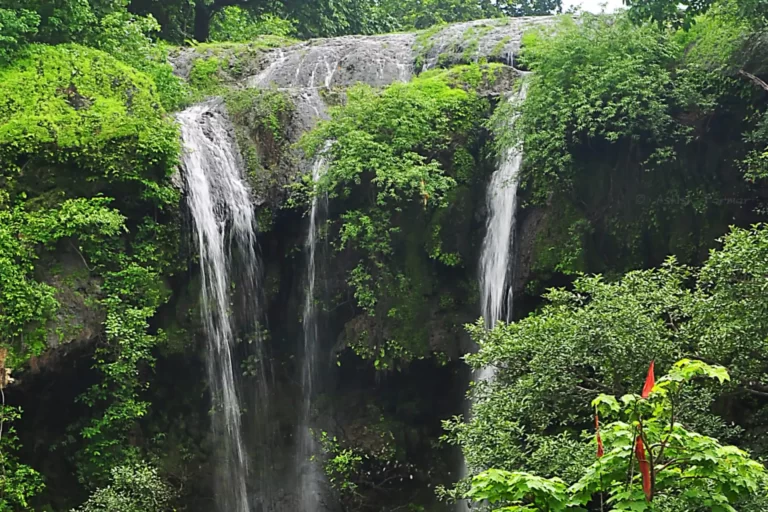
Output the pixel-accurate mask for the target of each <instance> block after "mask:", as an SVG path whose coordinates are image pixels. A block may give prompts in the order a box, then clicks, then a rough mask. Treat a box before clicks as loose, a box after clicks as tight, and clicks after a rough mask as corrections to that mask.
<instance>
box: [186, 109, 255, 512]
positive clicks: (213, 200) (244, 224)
mask: <svg viewBox="0 0 768 512" xmlns="http://www.w3.org/2000/svg"><path fill="white" fill-rule="evenodd" d="M177 119H178V121H179V124H180V125H181V136H182V141H183V154H182V168H183V172H182V176H183V179H184V184H185V192H186V201H187V205H188V208H189V212H190V214H191V217H192V220H193V224H194V232H195V236H196V241H197V248H198V251H199V256H200V275H201V280H202V285H201V315H202V321H203V326H204V329H205V334H206V340H207V361H206V363H207V373H208V383H209V387H210V393H211V400H212V402H213V411H214V412H213V417H212V423H213V429H214V435H215V440H216V443H217V445H218V449H219V452H218V454H217V456H218V460H217V464H216V508H217V509H218V510H219V511H220V512H249V511H250V507H249V504H248V493H247V488H246V482H247V479H248V456H247V453H246V448H245V443H244V440H243V432H242V418H241V412H242V411H241V404H240V397H239V393H238V387H237V380H238V378H237V375H236V373H235V372H236V371H237V370H238V369H239V367H237V366H236V362H235V361H234V359H233V356H234V354H233V352H234V349H235V333H234V328H233V324H232V319H231V311H230V309H231V308H230V303H231V297H230V286H231V284H230V283H231V278H232V260H233V254H232V253H233V250H234V251H237V257H238V258H239V261H240V263H241V265H242V266H243V268H245V269H247V271H246V273H245V275H246V276H248V277H249V278H250V279H253V280H255V279H256V272H255V269H257V268H258V260H257V256H256V250H255V248H256V220H255V215H254V210H253V206H252V200H251V192H250V189H249V187H248V185H247V184H246V182H245V181H244V179H243V177H242V165H241V164H240V157H239V153H238V150H237V147H236V145H235V144H234V141H233V139H232V134H231V130H230V129H229V128H230V126H229V124H228V121H227V120H226V118H225V117H224V116H223V115H222V114H221V112H219V111H218V110H217V105H216V103H215V102H207V103H202V104H200V105H196V106H193V107H191V108H189V109H187V110H185V111H183V112H181V113H180V114H178V117H177ZM252 284H254V288H255V283H252Z"/></svg>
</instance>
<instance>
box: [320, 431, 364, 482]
mask: <svg viewBox="0 0 768 512" xmlns="http://www.w3.org/2000/svg"><path fill="white" fill-rule="evenodd" d="M319 441H320V447H321V449H322V450H323V452H324V453H325V454H326V458H325V460H324V462H323V470H324V471H325V474H326V475H327V476H328V481H329V482H330V484H331V486H332V487H333V488H334V489H336V490H337V491H339V492H341V493H352V492H354V491H355V489H357V486H358V485H357V483H355V482H354V480H353V477H354V475H355V474H356V473H357V472H358V471H359V470H360V466H361V465H362V463H363V455H362V454H361V453H360V452H358V451H356V450H353V449H351V448H341V446H340V445H339V440H338V439H337V438H336V437H331V436H330V435H328V432H325V431H323V432H321V433H320V437H319Z"/></svg>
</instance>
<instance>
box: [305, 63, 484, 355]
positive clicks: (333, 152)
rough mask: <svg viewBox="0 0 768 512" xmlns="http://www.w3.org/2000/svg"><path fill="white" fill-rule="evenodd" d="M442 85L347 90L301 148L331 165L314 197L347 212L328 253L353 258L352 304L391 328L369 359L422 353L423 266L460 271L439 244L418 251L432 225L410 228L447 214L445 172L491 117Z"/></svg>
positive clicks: (420, 82)
mask: <svg viewBox="0 0 768 512" xmlns="http://www.w3.org/2000/svg"><path fill="white" fill-rule="evenodd" d="M446 76H447V75H445V74H434V73H433V74H428V75H425V76H422V77H419V78H417V79H415V80H414V81H413V82H411V83H409V84H395V85H392V86H390V87H388V88H386V89H385V90H383V91H376V90H374V89H371V88H370V87H366V86H357V87H354V88H352V89H350V90H349V92H348V101H347V104H346V105H345V106H344V107H341V108H336V109H334V110H333V111H332V113H331V121H330V122H326V123H321V125H320V126H319V127H318V128H317V129H316V130H315V131H314V132H312V133H310V134H309V135H308V136H306V137H305V139H304V140H303V144H304V147H305V148H306V149H307V151H308V153H309V154H310V155H318V154H320V153H321V152H322V151H327V153H328V155H329V156H330V166H329V169H328V172H327V173H326V174H325V175H324V176H323V177H322V178H321V180H320V181H319V183H318V184H317V187H316V190H315V192H314V193H316V194H320V193H327V194H328V195H329V197H330V198H331V199H340V200H343V201H344V205H345V211H343V212H341V213H340V214H339V216H338V218H332V219H331V221H332V222H333V223H334V224H335V227H336V229H334V230H332V232H333V233H337V234H336V235H335V238H334V240H333V243H334V245H335V247H336V248H337V250H340V251H341V250H347V251H351V252H353V253H354V254H355V255H357V257H358V258H359V260H358V264H357V265H356V266H355V267H354V268H353V269H352V270H351V272H350V274H349V281H348V282H349V284H350V286H351V287H352V290H353V293H354V296H355V298H356V300H357V304H358V306H360V307H361V308H362V309H364V310H365V311H366V312H368V313H369V314H370V315H372V316H377V318H382V319H384V318H386V319H388V320H386V321H387V322H391V323H392V327H393V330H392V334H391V337H390V338H389V339H383V340H378V341H376V345H377V346H371V350H372V351H373V353H375V354H379V353H380V349H385V348H386V346H387V341H396V342H397V346H399V347H402V348H404V350H405V352H406V353H416V354H418V353H419V352H423V351H424V348H425V347H424V345H426V343H425V342H424V340H425V339H426V335H427V333H426V332H425V328H426V325H425V324H424V322H423V320H420V319H419V316H420V314H424V311H423V309H422V308H424V307H425V304H424V301H423V300H422V297H423V296H424V294H428V293H429V287H430V286H431V285H430V276H429V274H430V272H431V269H430V265H429V264H428V263H427V260H425V258H428V257H429V255H430V254H431V255H432V256H433V257H434V258H435V259H437V260H442V261H444V262H445V263H446V264H448V265H456V264H457V263H458V260H457V259H456V256H455V255H450V254H445V253H444V251H443V250H442V247H441V244H440V243H439V240H434V239H433V240H432V241H431V243H430V244H429V246H428V247H425V245H424V238H425V237H426V236H428V235H425V234H424V231H426V230H431V234H432V235H434V233H435V232H434V229H435V226H434V225H433V226H432V227H429V226H428V224H425V223H421V222H419V223H416V222H414V217H415V216H418V217H420V218H425V217H426V219H429V217H430V216H432V215H437V214H438V213H439V212H441V211H443V210H444V209H445V208H446V207H447V194H448V193H449V192H450V191H451V190H452V189H453V188H454V187H455V184H456V180H455V178H454V177H452V176H451V175H450V174H449V172H446V168H447V169H449V170H450V164H451V162H452V161H453V156H452V155H453V153H454V151H456V150H457V149H458V148H461V147H462V146H464V145H466V144H468V143H469V142H470V141H472V140H474V138H475V137H476V136H477V133H478V131H479V128H480V126H479V122H480V119H481V118H482V116H483V114H484V112H485V111H486V109H487V108H488V104H487V102H486V101H485V100H483V99H481V98H479V97H478V96H477V95H476V94H475V93H474V92H473V91H471V90H469V91H467V90H464V89H461V88H457V87H451V85H450V83H449V81H448V79H447V78H446ZM329 144H330V146H328V145H329ZM464 154H465V155H466V153H464ZM465 165H467V164H465ZM462 177H463V176H462ZM395 247H403V248H404V249H405V251H406V253H405V255H404V257H400V258H396V257H395V256H394V250H395ZM419 311H422V313H419ZM368 341H369V342H370V341H371V340H368Z"/></svg>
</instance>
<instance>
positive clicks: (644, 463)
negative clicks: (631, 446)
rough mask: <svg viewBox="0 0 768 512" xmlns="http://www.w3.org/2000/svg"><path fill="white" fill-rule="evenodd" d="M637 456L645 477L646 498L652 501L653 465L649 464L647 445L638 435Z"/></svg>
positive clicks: (641, 472) (644, 490)
mask: <svg viewBox="0 0 768 512" xmlns="http://www.w3.org/2000/svg"><path fill="white" fill-rule="evenodd" d="M635 456H636V457H637V462H638V463H639V464H640V475H642V477H643V492H644V493H645V499H647V500H648V501H651V465H650V464H648V459H647V458H646V457H645V447H644V446H643V440H642V438H641V437H640V436H637V442H636V443H635Z"/></svg>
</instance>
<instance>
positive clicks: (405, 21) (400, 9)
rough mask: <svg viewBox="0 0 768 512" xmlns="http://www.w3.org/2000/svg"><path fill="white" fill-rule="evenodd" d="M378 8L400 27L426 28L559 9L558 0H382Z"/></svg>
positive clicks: (545, 12)
mask: <svg viewBox="0 0 768 512" xmlns="http://www.w3.org/2000/svg"><path fill="white" fill-rule="evenodd" d="M381 6H382V8H383V9H384V10H385V11H386V12H387V13H388V14H390V15H391V16H392V17H394V18H395V19H396V20H399V24H400V27H401V28H417V29H422V28H427V27H429V26H432V25H435V24H437V23H455V22H459V21H470V20H476V19H482V18H496V17H499V16H533V15H542V14H553V13H555V12H559V11H560V9H561V6H562V1H561V0H520V1H508V0H503V1H498V2H497V1H491V0H469V1H468V0H402V1H401V0H382V1H381Z"/></svg>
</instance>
